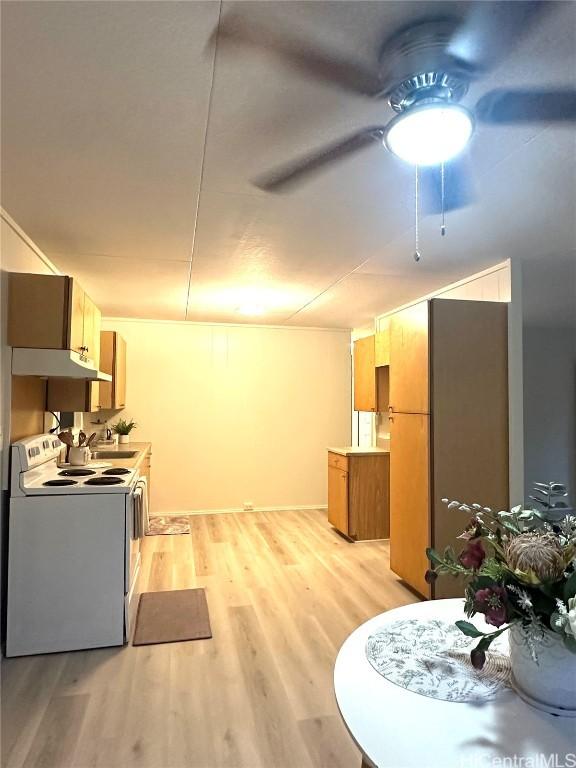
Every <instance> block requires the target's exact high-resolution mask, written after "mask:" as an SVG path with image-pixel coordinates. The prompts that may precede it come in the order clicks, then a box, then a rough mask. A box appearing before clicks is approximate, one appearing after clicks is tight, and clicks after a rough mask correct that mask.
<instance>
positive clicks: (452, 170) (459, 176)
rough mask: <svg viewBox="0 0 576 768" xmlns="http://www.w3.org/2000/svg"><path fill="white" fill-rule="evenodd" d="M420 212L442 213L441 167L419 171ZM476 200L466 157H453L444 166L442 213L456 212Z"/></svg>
mask: <svg viewBox="0 0 576 768" xmlns="http://www.w3.org/2000/svg"><path fill="white" fill-rule="evenodd" d="M420 190H421V194H422V210H423V212H424V213H426V214H439V213H442V167H441V166H439V165H433V166H427V167H422V168H421V169H420ZM475 200H476V194H475V190H474V179H473V174H472V169H471V166H470V161H469V158H468V156H467V155H460V156H458V157H455V158H454V160H451V161H450V162H448V163H445V164H444V212H445V213H449V212H450V211H457V210H459V209H461V208H466V207H468V206H469V205H472V204H473V203H474V202H475Z"/></svg>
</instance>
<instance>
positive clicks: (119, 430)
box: [112, 419, 137, 443]
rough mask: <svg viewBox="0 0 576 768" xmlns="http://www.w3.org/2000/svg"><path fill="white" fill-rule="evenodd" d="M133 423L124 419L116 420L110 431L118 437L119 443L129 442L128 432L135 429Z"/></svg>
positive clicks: (134, 423)
mask: <svg viewBox="0 0 576 768" xmlns="http://www.w3.org/2000/svg"><path fill="white" fill-rule="evenodd" d="M136 426H137V425H136V422H135V421H126V419H118V421H117V422H116V424H112V431H113V432H114V434H116V435H118V442H119V443H129V442H130V432H132V430H133V429H134V427H136Z"/></svg>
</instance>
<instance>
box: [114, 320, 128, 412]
mask: <svg viewBox="0 0 576 768" xmlns="http://www.w3.org/2000/svg"><path fill="white" fill-rule="evenodd" d="M114 336H115V341H114V373H113V377H114V381H113V386H112V388H113V392H114V405H113V407H114V408H124V406H125V405H126V342H125V341H124V339H123V338H122V336H120V334H119V333H115V334H114Z"/></svg>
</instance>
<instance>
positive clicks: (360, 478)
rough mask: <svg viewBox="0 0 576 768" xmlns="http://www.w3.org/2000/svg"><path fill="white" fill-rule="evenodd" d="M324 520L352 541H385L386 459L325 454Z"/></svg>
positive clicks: (387, 465)
mask: <svg viewBox="0 0 576 768" xmlns="http://www.w3.org/2000/svg"><path fill="white" fill-rule="evenodd" d="M328 521H329V523H330V524H331V525H333V526H334V528H336V529H337V530H339V531H340V532H341V533H343V534H344V535H345V536H348V537H349V538H350V539H353V540H355V541H365V540H369V539H387V538H388V536H389V533H390V526H389V456H388V454H387V453H381V454H376V455H370V454H356V455H350V456H342V455H341V454H337V453H333V452H332V451H329V452H328Z"/></svg>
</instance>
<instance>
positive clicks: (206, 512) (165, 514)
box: [151, 504, 328, 517]
mask: <svg viewBox="0 0 576 768" xmlns="http://www.w3.org/2000/svg"><path fill="white" fill-rule="evenodd" d="M312 509H319V510H322V511H324V510H326V509H328V505H327V504H304V505H302V504H300V505H292V506H290V507H254V509H243V508H242V507H232V508H229V509H183V510H181V511H179V512H153V513H152V514H151V517H158V516H162V517H187V516H190V515H229V514H232V513H236V512H306V511H309V510H312Z"/></svg>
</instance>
